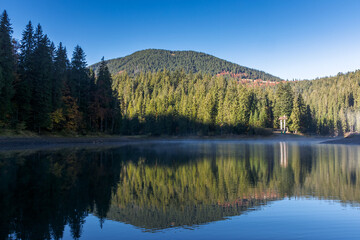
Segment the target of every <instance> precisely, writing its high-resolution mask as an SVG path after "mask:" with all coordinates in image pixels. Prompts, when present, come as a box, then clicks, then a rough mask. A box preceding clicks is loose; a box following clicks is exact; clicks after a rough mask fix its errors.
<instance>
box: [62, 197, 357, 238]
mask: <svg viewBox="0 0 360 240" xmlns="http://www.w3.org/2000/svg"><path fill="white" fill-rule="evenodd" d="M359 226H360V209H359V208H352V207H349V206H344V205H342V204H340V203H339V202H338V201H329V200H323V201H319V200H318V199H314V198H298V199H295V198H291V199H283V200H280V201H275V202H272V203H271V204H269V205H266V206H262V207H261V210H260V211H250V212H248V213H246V214H244V215H241V216H235V217H231V218H229V219H228V220H224V221H217V222H212V223H209V224H207V225H200V226H198V227H195V228H190V229H186V228H185V229H184V228H170V229H167V230H163V231H161V232H157V233H155V234H154V233H152V232H144V231H141V229H138V228H136V227H134V226H132V225H130V224H124V223H121V222H116V221H106V222H105V224H104V225H103V228H102V229H101V228H100V226H99V219H98V218H96V217H94V216H89V217H87V218H86V224H85V226H84V234H83V236H82V239H94V240H95V239H119V236H121V238H122V239H358V237H359V235H360V227H359ZM194 229H195V230H194ZM64 239H72V238H71V234H70V231H69V228H68V227H67V228H66V231H65V233H64Z"/></svg>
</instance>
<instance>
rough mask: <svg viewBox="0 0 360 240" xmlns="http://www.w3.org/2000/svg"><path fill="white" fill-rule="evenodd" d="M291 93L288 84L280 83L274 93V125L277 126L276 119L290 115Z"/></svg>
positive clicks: (291, 105) (291, 106)
mask: <svg viewBox="0 0 360 240" xmlns="http://www.w3.org/2000/svg"><path fill="white" fill-rule="evenodd" d="M293 99H294V97H293V91H292V89H291V86H290V84H289V83H281V84H279V85H278V88H277V89H276V93H275V105H274V125H275V126H278V124H279V123H278V118H279V117H280V116H283V115H285V116H287V117H288V118H289V117H290V115H291V112H292V108H293Z"/></svg>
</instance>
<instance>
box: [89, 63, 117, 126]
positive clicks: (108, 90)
mask: <svg viewBox="0 0 360 240" xmlns="http://www.w3.org/2000/svg"><path fill="white" fill-rule="evenodd" d="M111 85H112V79H111V75H110V72H109V69H108V67H107V66H106V63H105V61H104V58H102V59H101V65H100V69H99V75H98V78H97V81H96V93H95V101H94V110H95V114H96V118H97V120H98V128H99V130H100V131H101V132H103V131H109V130H111V131H113V129H114V120H115V118H114V117H115V115H114V107H115V105H114V97H113V90H112V86H111Z"/></svg>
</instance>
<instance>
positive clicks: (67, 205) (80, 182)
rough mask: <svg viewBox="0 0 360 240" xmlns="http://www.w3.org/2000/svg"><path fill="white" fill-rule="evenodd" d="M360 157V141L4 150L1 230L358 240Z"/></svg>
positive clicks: (112, 235)
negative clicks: (353, 143)
mask: <svg viewBox="0 0 360 240" xmlns="http://www.w3.org/2000/svg"><path fill="white" fill-rule="evenodd" d="M359 157H360V147H357V146H343V145H318V144H307V143H301V144H298V143H296V142H292V143H286V142H270V141H269V142H263V143H258V142H256V143H255V142H251V143H246V142H240V143H237V142H232V141H219V142H209V141H189V142H183V141H179V142H173V143H156V144H154V143H150V144H143V145H138V144H137V145H129V146H125V147H121V148H108V149H97V150H94V149H93V150H76V151H73V150H61V151H54V152H48V151H41V152H34V153H31V154H24V153H19V152H18V153H11V154H10V153H7V154H5V155H3V157H2V158H0V179H1V180H2V182H1V183H0V196H3V197H2V198H0V201H1V205H2V206H4V207H3V208H2V209H1V210H0V211H1V212H0V215H3V216H6V217H8V219H7V218H4V219H2V222H0V230H1V231H10V232H12V233H13V232H14V231H16V232H20V233H21V232H22V231H24V229H25V228H26V227H27V228H28V229H27V230H26V231H30V232H31V231H33V229H37V230H38V231H39V232H41V231H44V232H46V231H48V230H47V229H48V228H49V227H48V225H47V221H49V223H50V224H52V225H51V226H53V225H54V224H55V225H54V226H56V227H58V229H57V230H58V231H60V232H58V233H61V231H63V230H62V228H63V227H64V225H66V226H65V230H64V235H63V236H64V239H71V238H72V237H71V236H73V234H74V233H73V232H74V231H73V230H72V228H77V230H76V231H77V232H78V233H80V235H81V239H118V238H125V239H139V238H142V239H185V238H198V239H239V238H240V237H241V238H243V239H249V238H250V239H298V238H300V239H303V238H305V239H352V238H356V237H357V236H360V227H358V226H360V225H359V223H360V211H359V203H360V178H359V176H360V166H359V160H360V158H359ZM49 192H51V193H52V194H53V195H51V194H48V193H49ZM19 196H21V197H23V198H24V199H23V200H22V199H20V200H19ZM27 200H28V201H27ZM30 204H31V205H30ZM37 208H38V209H40V210H39V211H38V212H37V213H38V214H35V212H36V211H29V209H37ZM20 213H21V214H20ZM34 214H35V215H34ZM88 214H90V215H88ZM20 216H21V217H20ZM58 216H59V217H58ZM57 218H58V219H57ZM23 219H24V220H23ZM62 219H63V220H62ZM69 219H72V220H71V221H72V223H71V224H69V222H68V221H70V220H69ZM82 219H83V220H85V221H84V222H83V220H82ZM100 219H101V220H100ZM21 221H25V222H21ZM31 221H33V222H31ZM54 221H55V222H54ZM9 223H10V224H9ZM56 224H59V225H56ZM61 224H62V225H61ZM70 226H72V227H70ZM100 226H102V229H101V228H100ZM13 228H14V229H13ZM4 229H5V230H4ZM7 229H13V230H7ZM49 231H50V234H51V231H52V230H49ZM76 231H75V232H76ZM0 233H1V232H0ZM2 236H4V235H2ZM45 237H46V234H42V238H45ZM37 238H39V236H36V234H34V235H33V236H30V237H29V239H37ZM39 239H41V237H40V238H39Z"/></svg>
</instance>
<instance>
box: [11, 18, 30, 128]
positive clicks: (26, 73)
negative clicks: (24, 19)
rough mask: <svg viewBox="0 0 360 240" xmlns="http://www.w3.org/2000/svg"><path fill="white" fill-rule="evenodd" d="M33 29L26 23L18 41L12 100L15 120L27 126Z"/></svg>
mask: <svg viewBox="0 0 360 240" xmlns="http://www.w3.org/2000/svg"><path fill="white" fill-rule="evenodd" d="M34 47H35V42H34V29H33V26H32V23H31V21H30V22H29V23H28V24H27V25H26V28H25V30H24V32H23V34H22V39H21V43H20V57H19V67H18V69H19V80H18V82H17V83H16V84H15V97H14V100H15V101H14V102H15V106H16V112H17V120H18V122H20V123H26V124H27V125H28V127H30V126H29V118H30V116H31V96H32V91H33V81H34V75H33V61H34V55H33V54H34Z"/></svg>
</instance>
